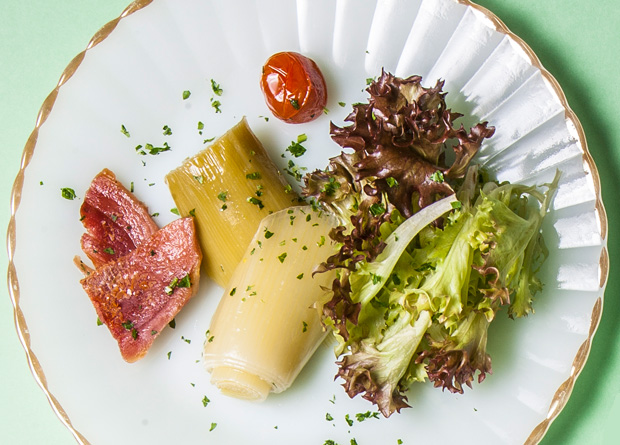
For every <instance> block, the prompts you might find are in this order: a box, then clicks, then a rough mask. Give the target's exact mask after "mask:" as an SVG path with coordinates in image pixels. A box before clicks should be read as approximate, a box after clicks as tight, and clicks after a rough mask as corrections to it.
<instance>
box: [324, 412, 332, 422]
mask: <svg viewBox="0 0 620 445" xmlns="http://www.w3.org/2000/svg"><path fill="white" fill-rule="evenodd" d="M325 420H327V421H328V422H331V421H332V420H334V418H333V417H332V415H331V414H330V413H325Z"/></svg>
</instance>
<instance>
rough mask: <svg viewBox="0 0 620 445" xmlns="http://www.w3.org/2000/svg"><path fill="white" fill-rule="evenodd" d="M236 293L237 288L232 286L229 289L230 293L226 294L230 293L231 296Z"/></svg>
mask: <svg viewBox="0 0 620 445" xmlns="http://www.w3.org/2000/svg"><path fill="white" fill-rule="evenodd" d="M236 293H237V288H236V287H233V288H232V289H231V291H230V293H229V294H228V295H230V296H231V297H232V296H233V295H235V294H236Z"/></svg>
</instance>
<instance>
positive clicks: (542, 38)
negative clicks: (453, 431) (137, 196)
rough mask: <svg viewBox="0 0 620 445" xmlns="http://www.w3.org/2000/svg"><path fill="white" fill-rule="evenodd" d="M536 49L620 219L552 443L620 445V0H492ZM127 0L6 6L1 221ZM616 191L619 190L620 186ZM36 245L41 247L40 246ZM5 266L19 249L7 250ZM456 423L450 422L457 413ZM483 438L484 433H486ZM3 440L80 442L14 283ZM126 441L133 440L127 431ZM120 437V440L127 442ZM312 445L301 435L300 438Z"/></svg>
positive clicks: (0, 366) (3, 298)
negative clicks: (598, 307)
mask: <svg viewBox="0 0 620 445" xmlns="http://www.w3.org/2000/svg"><path fill="white" fill-rule="evenodd" d="M228 1H230V0H228ZM478 3H479V4H480V5H482V6H484V7H486V8H488V9H490V10H491V11H493V12H495V13H496V14H497V15H498V16H499V17H500V19H502V21H504V23H506V25H507V26H508V27H509V28H510V29H511V30H512V31H513V32H514V33H516V34H517V35H518V36H520V37H521V38H523V39H524V40H525V41H526V42H527V43H528V44H529V45H530V46H531V47H532V49H533V50H534V51H535V52H536V54H537V55H538V57H539V58H540V59H541V61H542V63H543V65H544V66H545V67H546V68H547V69H548V70H549V71H550V72H551V74H553V75H554V76H555V77H556V78H557V80H558V81H559V83H560V85H561V86H562V87H563V90H564V92H565V94H566V96H567V98H568V102H569V104H570V106H571V108H573V110H574V111H575V112H576V114H577V116H578V117H579V119H580V121H581V123H582V124H583V127H584V129H585V132H586V136H587V141H588V145H589V149H590V151H591V153H592V155H593V157H594V159H595V161H596V163H597V165H598V168H599V172H600V176H601V181H602V190H603V197H604V200H605V203H606V208H607V212H608V218H609V222H610V223H609V226H610V233H609V253H610V258H611V266H612V269H611V273H610V277H609V283H608V286H607V291H606V298H605V304H604V312H603V319H602V321H601V324H600V327H599V329H598V332H597V334H596V337H595V340H594V344H593V347H592V351H591V354H590V358H589V360H588V363H587V365H586V367H585V369H584V371H583V373H582V374H581V376H580V378H579V379H578V381H577V384H576V386H575V389H574V391H573V394H572V396H571V399H570V401H569V403H568V405H567V407H566V408H565V410H564V411H563V412H562V414H561V415H560V416H559V418H558V419H557V420H556V421H555V422H554V423H553V424H552V426H551V428H550V430H549V432H548V434H547V436H546V437H545V439H544V440H543V442H542V443H543V444H544V445H550V444H568V445H573V444H574V445H576V444H580V445H582V444H615V443H620V442H619V440H620V345H619V341H620V323H619V321H618V318H619V315H620V301H619V300H618V298H616V295H617V294H618V291H619V290H620V281H619V280H620V278H619V277H618V276H617V275H615V274H614V273H613V271H614V266H615V259H616V258H617V257H618V247H617V244H616V239H617V234H616V231H615V230H614V228H615V227H618V224H619V219H618V218H619V211H618V208H617V207H616V205H615V200H616V199H617V194H618V192H617V190H618V185H619V178H618V175H617V170H618V167H619V166H620V132H619V131H618V127H619V121H618V117H617V115H618V105H619V104H620V74H619V73H620V27H619V25H620V3H619V2H618V0H598V1H596V2H595V1H585V0H581V1H578V0H545V1H541V0H518V1H517V0H480V1H479V2H478ZM127 4H128V1H127V0H55V1H49V0H22V1H11V0H2V1H1V7H0V125H1V131H0V202H2V203H3V204H2V205H0V227H2V228H4V230H6V227H7V225H8V221H9V217H10V206H9V196H10V190H11V187H12V183H13V180H14V178H15V175H16V174H17V171H18V169H19V165H20V159H21V154H22V149H23V147H24V144H25V143H26V140H27V138H28V136H29V134H30V132H31V131H32V129H33V128H34V125H35V119H36V116H37V113H38V111H39V107H40V106H41V104H42V103H43V101H44V99H45V98H46V96H47V95H48V94H49V93H50V92H51V91H52V90H53V89H54V87H55V85H56V82H57V81H58V78H59V77H60V74H61V73H62V71H63V69H64V68H65V66H66V65H67V64H68V63H69V61H70V60H71V59H72V58H73V57H74V56H75V55H76V54H78V53H79V52H80V51H82V50H83V49H84V48H85V46H86V44H87V43H88V41H89V40H90V38H91V37H92V36H93V34H94V33H95V32H96V31H97V30H98V29H99V28H100V27H101V26H102V25H104V24H105V23H107V22H108V21H109V20H112V19H114V18H116V17H117V16H118V15H119V14H120V13H121V12H122V11H123V9H124V8H125V7H126V6H127ZM614 190H616V191H615V192H614ZM33 254H36V253H34V252H33ZM0 270H2V271H6V270H7V256H6V254H5V253H3V254H1V255H0ZM447 424H449V422H447ZM480 439H481V440H483V439H484V438H480ZM0 442H1V443H6V444H18V445H19V444H49V445H55V444H72V443H75V442H74V439H73V437H72V435H71V434H70V433H69V431H68V430H67V429H66V428H65V427H64V426H63V425H62V423H61V422H60V421H59V420H58V419H57V418H56V416H55V414H54V412H53V411H52V409H51V407H50V405H49V404H48V402H47V400H46V398H45V396H44V394H43V392H42V391H41V390H40V388H39V387H38V386H37V384H36V382H35V380H34V378H33V377H32V374H31V372H30V370H29V368H28V364H27V361H26V356H25V353H24V350H23V348H22V346H21V344H20V343H19V340H18V337H17V334H16V331H15V326H14V322H13V310H12V305H11V301H10V299H9V296H8V291H7V290H6V287H3V288H2V290H0ZM121 442H122V440H121ZM119 443H120V442H119ZM300 443H301V442H300Z"/></svg>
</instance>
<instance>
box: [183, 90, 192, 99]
mask: <svg viewBox="0 0 620 445" xmlns="http://www.w3.org/2000/svg"><path fill="white" fill-rule="evenodd" d="M191 95H192V93H191V92H190V91H189V90H185V91H183V100H187V99H189V96H191Z"/></svg>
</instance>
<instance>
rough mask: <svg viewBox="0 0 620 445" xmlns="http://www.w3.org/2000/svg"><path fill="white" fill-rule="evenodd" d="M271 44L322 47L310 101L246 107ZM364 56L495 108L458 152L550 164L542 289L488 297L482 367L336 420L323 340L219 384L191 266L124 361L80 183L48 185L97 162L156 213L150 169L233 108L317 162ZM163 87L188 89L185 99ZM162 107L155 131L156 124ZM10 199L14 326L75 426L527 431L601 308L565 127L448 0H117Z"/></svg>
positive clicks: (527, 437) (406, 438)
mask: <svg viewBox="0 0 620 445" xmlns="http://www.w3.org/2000/svg"><path fill="white" fill-rule="evenodd" d="M259 3H260V4H259ZM280 50H295V51H300V52H302V53H304V54H306V55H308V56H310V57H312V58H313V59H314V60H315V61H316V62H317V63H318V64H319V66H321V67H322V69H323V73H324V74H325V77H326V80H327V83H328V88H329V97H330V99H329V103H328V109H329V110H330V111H329V114H328V115H324V116H322V117H321V118H319V119H318V120H317V121H315V122H313V123H311V124H307V125H303V126H295V125H286V124H283V123H281V122H279V121H277V120H276V119H275V118H271V119H269V121H268V122H266V120H265V119H264V118H263V116H269V115H270V114H269V112H268V110H267V108H266V106H265V104H264V101H263V98H262V96H261V93H260V90H259V86H258V79H259V76H260V68H261V66H262V63H263V62H264V60H265V59H266V58H267V57H268V56H269V55H271V54H272V53H274V52H276V51H280ZM381 67H385V68H386V70H388V71H391V72H393V73H395V74H397V75H401V76H406V75H412V74H420V75H423V76H424V79H425V83H427V84H434V83H435V81H436V79H437V78H439V77H441V78H444V79H445V80H446V86H445V90H446V91H448V92H449V94H448V96H447V100H448V102H449V105H451V106H452V107H453V108H454V109H455V110H458V111H462V112H465V113H468V114H471V121H469V120H468V121H467V122H466V123H471V122H474V121H478V120H488V121H489V122H490V124H491V125H494V126H495V127H496V129H497V131H496V135H495V136H494V137H493V138H492V139H491V140H489V141H488V142H486V143H485V145H484V146H483V147H482V149H481V151H480V155H479V157H478V159H479V161H481V162H483V163H485V164H486V165H487V166H488V167H489V168H490V169H491V170H492V171H493V172H494V173H495V174H496V175H497V177H498V178H499V179H501V180H504V179H508V180H511V181H521V182H527V183H534V182H536V183H542V182H545V181H547V180H549V179H550V178H551V177H552V176H553V174H554V173H555V170H556V169H560V170H561V171H562V172H563V176H562V180H561V185H560V189H559V192H558V194H557V197H556V198H555V201H554V204H553V209H552V211H551V214H550V215H549V218H548V220H547V221H546V223H545V225H544V231H545V236H546V240H547V243H548V245H549V247H550V257H549V260H548V262H547V263H546V266H545V267H544V270H543V276H542V278H543V279H544V281H545V283H546V287H545V290H544V292H543V293H542V294H541V295H540V296H539V297H538V299H537V301H536V306H535V309H536V314H535V315H533V316H530V317H528V318H527V319H524V320H517V321H512V320H509V319H507V317H502V316H501V314H500V317H499V319H498V320H497V322H496V323H494V325H493V326H492V327H491V330H490V333H489V346H488V349H489V352H490V354H491V356H492V358H493V375H491V376H489V377H488V378H487V380H486V381H485V382H484V383H483V384H481V385H475V387H474V389H473V390H469V391H466V393H465V394H464V395H453V394H450V393H444V392H441V391H440V390H437V389H434V388H432V387H431V386H432V385H430V384H422V385H415V387H414V389H412V390H411V391H410V393H409V402H410V403H411V404H412V406H413V407H412V408H411V409H406V410H404V411H403V412H402V413H401V414H400V415H394V416H392V417H391V418H389V419H383V418H382V419H374V418H371V419H368V420H366V421H364V422H357V421H355V422H354V423H353V425H351V426H350V425H348V424H347V422H346V420H345V416H346V415H347V414H348V415H349V416H350V417H351V418H354V417H355V414H356V413H362V412H366V411H368V410H370V411H375V409H374V408H375V407H374V406H372V405H370V404H369V403H368V402H366V401H364V400H361V399H359V398H357V399H355V400H350V399H348V397H347V396H346V395H345V394H344V392H343V390H342V388H341V387H340V385H339V383H338V382H334V380H333V376H334V374H335V372H336V367H335V365H334V363H333V362H334V360H333V355H332V352H331V348H330V346H329V345H325V346H323V347H322V348H321V349H320V350H319V351H318V353H317V354H316V355H315V357H314V358H313V359H312V361H311V362H310V364H309V365H308V366H307V367H306V368H305V369H304V371H303V373H302V375H301V376H300V378H299V379H298V380H297V381H296V383H295V384H294V386H293V387H292V388H291V389H290V390H288V391H286V392H285V393H283V394H280V395H273V396H270V397H269V398H268V400H267V401H266V402H264V403H263V404H252V403H247V402H241V401H238V400H234V399H229V398H226V397H223V396H220V395H218V394H217V392H216V391H215V389H214V388H213V387H212V386H210V384H209V382H208V375H207V374H206V373H205V372H204V371H203V368H202V364H201V363H200V355H201V346H202V343H203V340H204V335H205V331H206V329H207V328H208V326H209V320H210V316H211V314H212V312H213V310H214V308H215V305H216V303H217V301H218V299H219V296H220V292H221V290H220V289H219V288H218V287H217V286H215V285H213V284H212V283H210V282H209V281H208V280H207V279H205V280H203V282H202V285H201V289H200V292H199V294H198V295H197V296H196V297H195V298H194V299H193V300H192V301H191V302H190V304H188V305H187V306H186V307H185V309H184V310H183V311H182V313H181V314H180V315H179V316H178V317H177V319H176V322H177V323H176V329H166V331H165V332H164V333H162V335H161V336H160V337H159V338H158V340H157V341H156V343H155V345H154V347H153V348H152V349H151V351H150V352H149V354H148V355H147V357H146V358H145V359H143V360H142V361H140V362H138V363H136V364H131V365H130V364H127V363H125V362H123V360H122V359H121V357H120V354H119V352H118V350H117V347H116V343H115V342H114V340H113V339H112V338H111V336H110V335H109V333H108V331H107V330H106V329H105V327H98V326H97V325H96V322H95V321H96V315H95V312H94V310H93V308H92V306H91V304H90V301H89V299H88V298H87V296H86V295H85V293H84V292H83V290H82V289H81V286H80V285H79V282H78V281H79V279H80V273H79V272H78V271H77V270H76V268H75V267H74V266H73V264H72V258H73V256H74V255H76V254H79V253H80V244H79V239H80V235H81V234H82V232H83V228H82V225H81V223H80V221H79V220H78V219H79V216H78V215H79V214H78V211H79V206H80V205H81V199H77V200H74V201H67V200H65V199H63V198H62V197H61V194H60V189H61V188H62V187H72V188H74V189H75V191H76V192H77V195H78V198H81V197H82V196H83V194H84V192H85V190H86V189H87V187H88V185H89V183H90V180H91V179H92V178H93V177H94V176H95V174H96V173H98V172H99V171H100V170H101V169H102V168H104V167H107V168H110V169H111V170H112V171H114V172H115V173H116V174H117V176H118V178H119V179H120V180H121V181H122V182H124V183H125V184H126V185H129V183H130V182H133V183H134V185H135V192H136V195H137V196H138V197H139V198H140V199H141V200H143V201H144V202H145V203H147V204H148V205H149V207H150V209H151V211H153V212H159V213H160V216H159V217H158V218H157V222H158V223H159V224H160V225H163V224H165V223H167V222H169V221H171V220H172V219H174V218H175V215H173V214H171V213H170V212H169V209H170V208H172V207H174V203H173V202H172V200H171V198H170V195H169V193H168V190H167V188H166V186H165V184H164V182H163V177H164V175H165V173H167V172H168V171H169V170H170V169H172V168H174V167H176V166H177V165H179V164H180V162H181V161H182V160H183V159H184V158H185V157H186V156H189V155H192V154H193V153H195V152H196V151H198V150H199V149H201V148H202V147H203V146H204V144H203V139H207V138H210V137H213V136H217V135H219V134H221V133H223V132H224V131H225V130H226V129H227V128H229V127H230V126H232V125H233V124H234V123H236V122H237V121H238V120H239V119H240V118H241V117H242V116H244V115H245V116H247V118H248V120H249V122H250V125H251V126H252V128H253V129H254V130H255V132H256V133H257V135H258V136H259V138H260V139H261V140H262V141H263V143H264V144H265V145H266V147H267V148H268V150H269V151H270V153H271V154H272V156H273V159H274V161H275V162H276V163H277V164H279V165H280V166H284V165H285V163H286V162H287V160H288V159H285V158H283V157H281V156H280V155H281V154H283V153H284V150H285V148H286V147H287V146H288V144H289V143H290V141H292V140H295V139H296V137H297V135H298V134H300V133H306V134H307V135H308V141H307V143H305V145H306V147H307V148H308V154H306V155H305V156H304V157H303V158H300V159H298V160H297V162H298V163H300V164H303V165H305V166H306V167H308V168H317V167H319V168H322V167H324V166H325V165H326V161H327V159H328V157H330V156H333V155H335V154H336V153H338V151H339V149H338V146H337V145H336V144H334V143H333V142H332V141H331V140H330V138H329V134H328V128H329V121H330V120H333V121H334V122H336V123H338V124H341V123H342V119H343V118H344V117H345V116H346V114H347V113H348V111H349V109H350V104H352V103H354V102H357V101H364V100H365V99H366V94H365V92H363V89H364V88H365V84H366V79H367V78H369V77H374V76H377V75H378V74H379V73H380V69H381ZM210 79H214V80H215V81H216V82H218V83H220V85H221V86H222V88H223V90H224V94H223V95H222V97H221V98H218V99H219V100H220V101H221V103H222V106H221V110H222V113H220V114H216V113H215V112H214V109H213V108H212V107H211V104H210V99H211V98H212V97H213V93H212V91H211V85H210ZM184 90H189V91H191V96H190V98H189V99H187V100H183V99H182V92H183V91H184ZM339 102H345V103H346V104H347V106H346V107H341V106H339V104H338V103H339ZM198 121H202V122H204V123H205V129H204V131H203V134H202V135H200V134H199V133H198V130H197V123H198ZM121 125H125V126H126V128H127V129H128V131H129V132H130V134H131V137H130V138H127V137H126V136H124V135H123V134H122V133H121V131H120V128H121ZM164 125H168V126H169V127H170V128H171V129H172V131H173V134H172V135H171V136H164V135H163V134H162V127H163V126H164ZM164 141H167V142H168V143H169V144H170V146H171V147H172V151H170V152H166V153H162V154H160V155H159V156H148V157H141V156H139V155H137V154H136V152H135V150H134V147H135V146H136V145H138V144H144V143H147V142H150V143H153V144H162V143H163V142H164ZM143 161H144V162H145V165H144V164H143ZM12 204H13V214H14V219H12V220H11V224H10V226H9V256H10V266H9V284H10V287H11V295H12V298H13V300H14V303H15V307H16V314H17V319H18V330H19V333H20V336H21V338H22V341H23V343H24V346H25V348H26V351H27V353H28V356H29V359H30V361H31V365H32V369H33V372H34V374H35V377H36V378H37V380H38V381H39V382H40V384H41V386H42V388H43V389H44V391H45V392H46V394H47V395H48V397H49V398H50V401H51V402H52V406H53V407H54V409H56V411H57V412H58V414H59V417H60V418H61V420H62V421H63V422H65V424H67V426H68V427H69V428H70V429H71V431H72V432H73V433H74V435H75V436H76V438H77V439H78V441H81V442H84V443H86V442H92V443H96V444H117V443H119V440H120V441H121V442H122V443H150V444H169V443H184V444H197V443H218V444H224V443H225V444H245V443H271V444H290V443H303V444H323V443H324V442H325V441H326V440H328V439H331V440H334V441H335V442H336V443H339V444H341V445H342V444H349V443H350V442H351V439H353V438H355V439H356V441H357V443H358V444H360V445H363V444H377V443H381V444H396V443H397V440H398V439H401V440H402V441H403V443H405V444H411V443H430V442H431V441H436V440H437V437H438V434H440V437H441V441H442V442H445V443H450V442H451V441H458V442H459V443H477V444H480V443H489V444H497V443H503V442H505V443H523V442H526V441H529V442H530V443H535V442H537V441H538V440H539V439H540V438H541V437H542V435H543V434H544V432H545V431H546V429H547V427H548V425H549V423H550V422H551V421H552V420H553V419H554V418H555V416H557V414H558V413H559V411H560V410H561V409H562V407H563V406H564V404H565V403H566V400H567V398H568V395H569V394H570V391H571V389H572V386H573V383H574V380H575V378H576V377H577V375H578V374H579V372H580V370H581V369H582V367H583V365H584V363H585V360H586V357H587V354H588V351H589V346H590V342H591V340H592V336H593V334H594V331H595V330H596V326H597V324H598V321H599V319H600V315H601V311H602V299H603V291H604V287H605V283H606V278H607V250H606V242H607V241H606V238H607V236H606V224H607V222H606V217H605V213H604V208H603V205H602V202H601V200H600V185H599V182H598V176H597V172H596V167H595V166H594V164H593V162H592V159H591V157H590V155H589V153H588V151H587V148H586V145H585V138H584V135H583V131H582V129H581V126H580V125H579V122H578V121H577V119H576V117H575V116H574V115H573V114H572V112H571V111H570V109H569V108H568V106H567V104H566V101H565V99H564V96H563V94H562V93H561V90H560V88H559V86H558V85H557V83H556V82H555V80H553V78H552V77H551V76H550V75H549V74H548V73H547V72H546V71H544V70H543V69H542V68H541V66H540V64H539V62H538V60H537V59H536V57H535V56H534V55H533V53H532V52H531V50H530V49H529V48H528V47H527V46H526V45H525V44H524V43H522V41H521V40H520V39H519V38H517V37H516V36H514V35H512V34H511V33H510V32H509V31H508V30H507V29H506V28H505V27H504V26H503V25H502V24H501V22H500V21H499V20H498V19H497V18H496V17H495V16H493V15H492V14H491V13H489V12H488V11H486V10H483V9H482V8H480V7H478V6H475V5H472V4H471V3H468V2H467V1H459V2H457V1H453V0H425V1H420V0H409V1H404V0H401V1H398V0H378V1H359V0H356V1H353V0H338V1H333V0H298V1H296V2H294V1H290V0H269V1H265V0H263V1H261V2H258V0H256V1H255V0H237V1H228V2H222V1H215V0H213V1H206V0H186V1H183V2H175V1H173V0H156V1H154V2H152V3H151V2H149V1H138V2H135V3H133V4H132V5H130V7H129V8H128V9H127V10H126V11H125V12H124V13H123V15H122V16H121V18H119V19H117V20H115V21H113V22H111V23H110V24H108V25H107V26H106V27H104V28H103V29H102V30H101V31H100V32H99V33H98V34H97V35H96V36H95V37H94V38H93V40H92V42H91V44H90V45H89V47H88V49H87V50H86V51H85V52H83V53H81V54H80V55H78V56H77V57H76V59H75V60H74V61H73V62H72V63H71V64H70V65H69V67H67V70H66V71H65V73H64V74H63V77H62V78H61V80H60V82H59V86H58V87H57V88H56V89H55V90H54V92H53V93H52V94H51V95H50V97H49V98H48V100H47V101H46V102H45V104H44V105H43V108H42V111H41V114H40V117H39V120H38V122H37V126H36V128H35V130H34V132H33V136H32V137H31V138H30V140H29V141H28V143H27V145H26V148H25V155H24V163H23V168H22V169H21V170H20V172H19V173H18V176H17V181H16V186H15V189H14V194H13V201H12ZM184 339H189V340H191V343H188V342H186V341H184ZM169 351H171V354H170V357H168V353H169ZM204 396H207V397H208V398H209V399H210V403H209V404H208V405H207V406H206V407H205V406H203V402H202V401H203V397H204ZM327 413H329V415H330V416H331V417H333V420H330V421H328V420H326V416H327ZM212 424H217V426H216V427H215V428H214V429H213V430H212V431H210V429H211V426H212Z"/></svg>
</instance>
